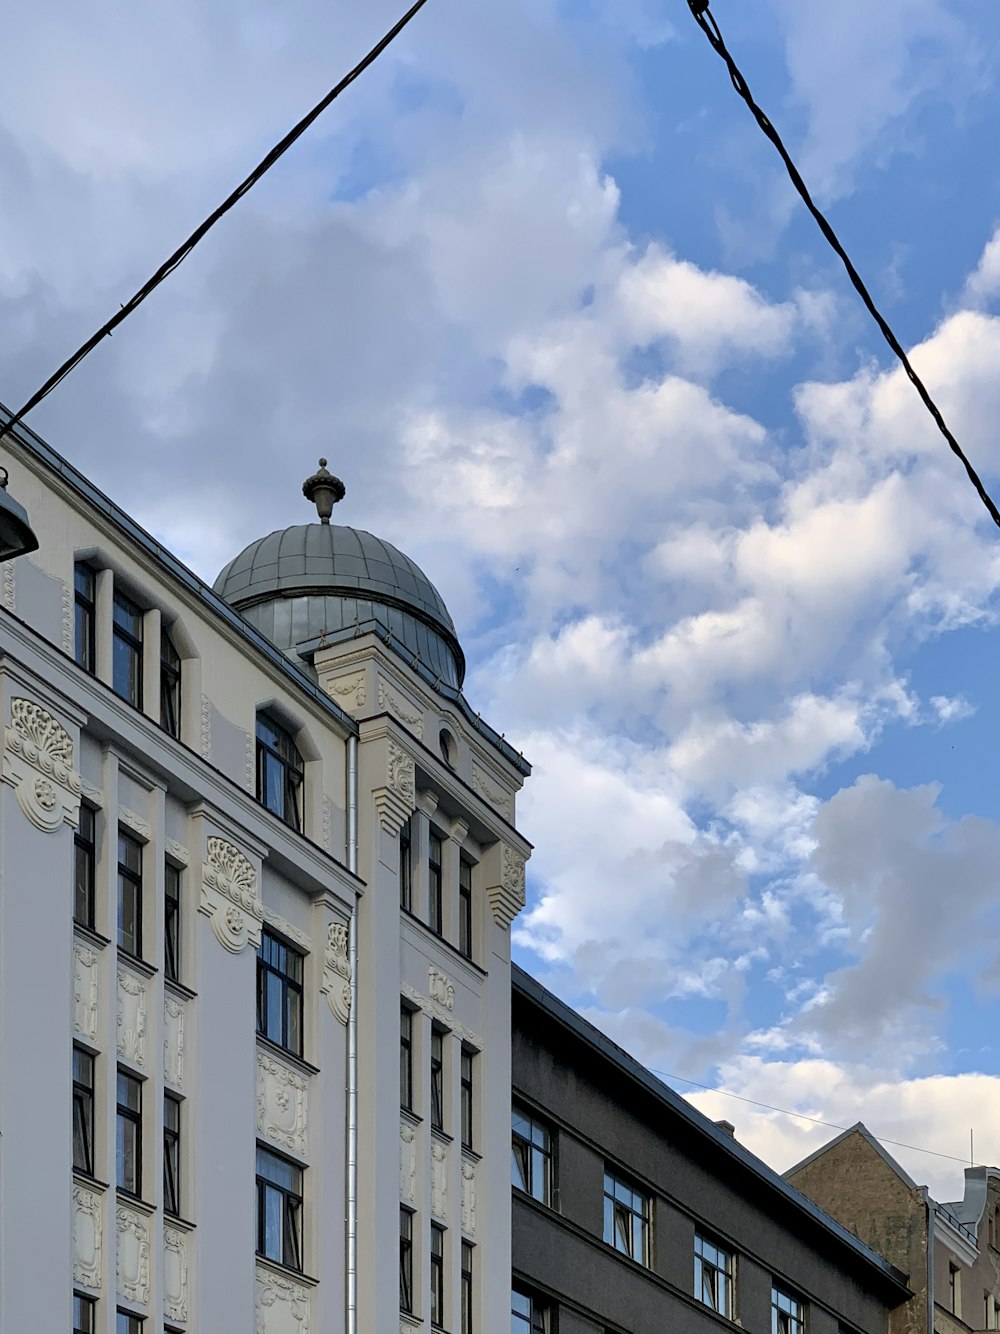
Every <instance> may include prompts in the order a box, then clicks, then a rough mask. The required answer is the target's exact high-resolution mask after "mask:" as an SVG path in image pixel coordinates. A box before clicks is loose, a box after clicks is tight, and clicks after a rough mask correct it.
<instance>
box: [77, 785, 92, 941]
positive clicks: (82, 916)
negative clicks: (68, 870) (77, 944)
mask: <svg viewBox="0 0 1000 1334" xmlns="http://www.w3.org/2000/svg"><path fill="white" fill-rule="evenodd" d="M73 842H74V844H75V849H76V851H75V856H76V873H75V881H74V890H73V920H74V921H76V922H79V924H80V925H81V926H89V927H91V928H93V925H94V879H95V873H96V868H97V820H96V817H95V816H94V812H93V809H92V808H91V807H90V806H81V807H80V824H79V826H78V828H77V831H76V833H75V834H74V835H73Z"/></svg>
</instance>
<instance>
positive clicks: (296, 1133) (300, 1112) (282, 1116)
mask: <svg viewBox="0 0 1000 1334" xmlns="http://www.w3.org/2000/svg"><path fill="white" fill-rule="evenodd" d="M308 1089H309V1085H308V1082H307V1080H306V1078H305V1076H304V1075H300V1074H299V1073H298V1071H297V1070H292V1069H291V1068H290V1067H289V1066H287V1065H285V1064H284V1062H283V1061H276V1060H275V1059H274V1058H273V1057H272V1056H265V1055H264V1054H263V1052H258V1053H257V1131H258V1134H260V1135H261V1136H262V1137H263V1138H264V1139H269V1140H270V1141H271V1142H272V1143H273V1144H279V1145H280V1146H281V1147H282V1148H283V1149H289V1150H290V1151H291V1152H292V1153H295V1154H298V1156H299V1157H300V1158H304V1157H305V1156H306V1133H307V1130H308V1103H307V1099H308Z"/></svg>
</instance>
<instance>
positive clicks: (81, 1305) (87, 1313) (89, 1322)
mask: <svg viewBox="0 0 1000 1334" xmlns="http://www.w3.org/2000/svg"><path fill="white" fill-rule="evenodd" d="M96 1305H97V1303H96V1302H95V1301H94V1299H93V1297H83V1296H81V1295H80V1293H78V1292H74V1293H73V1334H94V1326H95V1322H94V1307H95V1306H96Z"/></svg>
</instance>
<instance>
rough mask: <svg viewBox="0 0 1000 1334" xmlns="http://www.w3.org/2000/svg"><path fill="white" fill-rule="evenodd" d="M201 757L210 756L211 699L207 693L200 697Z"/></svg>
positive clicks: (204, 758) (208, 758)
mask: <svg viewBox="0 0 1000 1334" xmlns="http://www.w3.org/2000/svg"><path fill="white" fill-rule="evenodd" d="M201 758H202V759H203V760H210V759H211V758H212V701H211V700H210V699H209V698H208V696H207V695H202V697H201Z"/></svg>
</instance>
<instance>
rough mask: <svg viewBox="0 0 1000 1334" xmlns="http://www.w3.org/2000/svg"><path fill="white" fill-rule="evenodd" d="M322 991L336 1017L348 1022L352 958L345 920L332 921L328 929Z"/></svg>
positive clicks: (342, 1021)
mask: <svg viewBox="0 0 1000 1334" xmlns="http://www.w3.org/2000/svg"><path fill="white" fill-rule="evenodd" d="M320 992H321V994H322V995H324V996H325V997H326V999H327V1003H328V1004H329V1006H330V1011H331V1013H332V1014H333V1016H334V1018H335V1019H339V1020H340V1022H341V1023H342V1024H346V1023H347V1020H348V1018H349V1017H350V1013H351V960H350V955H349V953H348V932H347V927H346V926H345V925H344V923H343V922H331V923H330V925H329V926H328V927H327V930H326V949H325V950H324V951H323V981H322V983H321V985H320Z"/></svg>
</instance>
